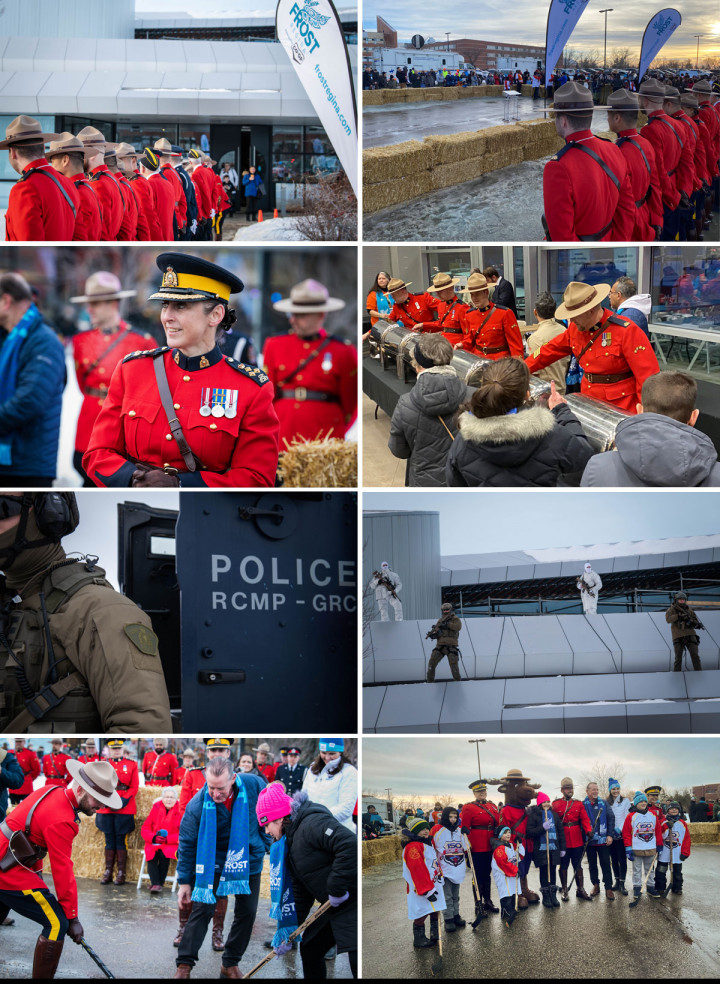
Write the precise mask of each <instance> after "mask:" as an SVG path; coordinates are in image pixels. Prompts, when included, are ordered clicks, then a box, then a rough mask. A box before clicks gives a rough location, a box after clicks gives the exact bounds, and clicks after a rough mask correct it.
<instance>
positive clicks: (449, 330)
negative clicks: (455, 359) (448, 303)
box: [443, 328, 463, 335]
mask: <svg viewBox="0 0 720 984" xmlns="http://www.w3.org/2000/svg"><path fill="white" fill-rule="evenodd" d="M462 333H463V330H462V328H443V335H462Z"/></svg>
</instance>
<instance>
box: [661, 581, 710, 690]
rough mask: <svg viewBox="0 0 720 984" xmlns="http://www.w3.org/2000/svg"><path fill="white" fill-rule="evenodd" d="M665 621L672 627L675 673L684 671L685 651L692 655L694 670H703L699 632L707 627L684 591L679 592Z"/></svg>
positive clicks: (667, 612) (666, 614)
mask: <svg viewBox="0 0 720 984" xmlns="http://www.w3.org/2000/svg"><path fill="white" fill-rule="evenodd" d="M665 621H666V622H668V623H669V625H670V630H671V632H672V641H673V647H674V649H675V664H674V666H673V671H674V672H675V673H679V672H680V671H681V670H682V663H683V652H684V650H685V649H687V651H688V652H689V653H690V659H691V660H692V665H693V669H694V670H701V669H702V666H701V665H700V655H699V653H698V645H699V644H700V639H699V638H698V635H697V630H698V629H704V628H705V626H704V625H703V624H702V622H701V621H700V619H699V618H698V617H697V615H696V614H695V612H694V611H693V610H692V608H691V607H690V606H689V605H688V600H687V595H686V594H685V592H684V591H678V592H677V593H676V594H675V600H674V601H673V603H672V605H670V607H669V608H668V610H667V611H666V612H665Z"/></svg>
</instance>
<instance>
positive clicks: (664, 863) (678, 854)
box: [655, 801, 692, 895]
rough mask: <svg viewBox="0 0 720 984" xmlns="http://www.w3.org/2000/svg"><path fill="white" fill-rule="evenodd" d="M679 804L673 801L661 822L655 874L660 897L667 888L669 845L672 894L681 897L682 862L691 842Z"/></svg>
mask: <svg viewBox="0 0 720 984" xmlns="http://www.w3.org/2000/svg"><path fill="white" fill-rule="evenodd" d="M680 814H681V810H680V804H679V803H677V802H675V801H673V802H672V803H671V804H670V806H669V807H668V811H667V816H666V817H665V819H664V820H663V821H661V826H660V835H661V837H662V841H663V843H662V847H661V848H660V856H659V857H658V864H657V874H656V875H655V888H656V889H657V890H658V892H659V894H660V895H662V894H663V892H664V891H665V889H666V888H667V870H668V867H670V845H671V844H672V868H671V869H670V870H671V872H672V884H671V888H672V893H673V895H682V886H683V876H682V866H683V862H684V861H687V859H688V858H689V857H690V848H691V847H692V842H691V839H690V830H689V829H688V825H687V824H686V823H685V821H684V820H683V818H682V816H681V815H680Z"/></svg>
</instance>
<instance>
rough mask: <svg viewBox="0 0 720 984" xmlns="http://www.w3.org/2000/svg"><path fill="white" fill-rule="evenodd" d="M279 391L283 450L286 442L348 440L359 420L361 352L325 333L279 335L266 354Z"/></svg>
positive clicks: (268, 370)
mask: <svg viewBox="0 0 720 984" xmlns="http://www.w3.org/2000/svg"><path fill="white" fill-rule="evenodd" d="M263 368H264V370H265V372H266V373H267V375H268V378H269V379H270V381H271V382H272V384H273V386H274V388H275V403H274V406H275V412H276V413H277V416H278V420H279V421H280V449H281V451H284V450H285V441H287V442H288V444H289V443H291V442H292V440H293V438H297V439H298V440H302V439H303V438H305V439H307V440H309V441H313V440H315V439H316V438H317V437H327V436H328V435H329V436H330V437H337V438H341V439H342V438H343V437H344V436H345V434H346V432H347V430H348V428H349V427H350V425H351V424H352V423H353V421H354V420H355V417H356V415H357V351H356V349H355V347H354V346H353V345H350V344H348V343H347V342H345V341H343V340H342V339H340V338H334V337H333V336H332V335H328V334H327V332H326V331H325V330H324V329H320V331H319V332H318V334H317V335H314V336H313V337H312V338H301V337H300V336H298V335H294V334H290V335H276V336H274V337H272V338H268V339H267V341H266V342H265V348H264V350H263Z"/></svg>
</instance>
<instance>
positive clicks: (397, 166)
mask: <svg viewBox="0 0 720 984" xmlns="http://www.w3.org/2000/svg"><path fill="white" fill-rule="evenodd" d="M431 164H432V149H431V148H430V147H428V146H427V144H425V143H424V142H421V141H420V140H405V141H404V142H403V143H398V144H392V145H391V146H389V147H370V148H369V149H368V150H364V151H363V180H364V184H365V187H366V188H367V186H368V185H371V184H377V183H379V182H387V181H389V180H391V179H392V178H405V177H408V176H411V175H412V174H415V173H416V172H418V171H426V170H427V169H428V168H429V167H430V166H431ZM418 194H421V192H419V193H418Z"/></svg>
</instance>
